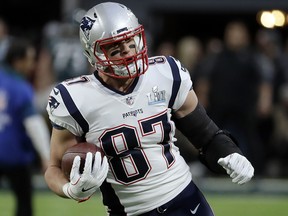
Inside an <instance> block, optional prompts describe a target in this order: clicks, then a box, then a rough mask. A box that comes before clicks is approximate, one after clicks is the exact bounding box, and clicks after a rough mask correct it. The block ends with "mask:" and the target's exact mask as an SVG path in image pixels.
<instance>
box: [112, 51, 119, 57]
mask: <svg viewBox="0 0 288 216" xmlns="http://www.w3.org/2000/svg"><path fill="white" fill-rule="evenodd" d="M119 53H120V50H114V51H112V52H111V53H110V55H111V56H115V55H117V54H119Z"/></svg>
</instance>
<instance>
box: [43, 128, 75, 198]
mask: <svg viewBox="0 0 288 216" xmlns="http://www.w3.org/2000/svg"><path fill="white" fill-rule="evenodd" d="M75 143H76V140H75V138H74V135H73V134H72V133H70V132H69V131H67V130H58V129H55V128H53V129H52V135H51V143H50V161H49V164H48V168H47V170H46V172H45V181H46V183H47V185H48V187H49V188H50V189H51V190H52V191H53V192H54V193H56V194H57V195H59V196H61V197H66V195H65V194H64V193H63V189H62V188H63V185H64V184H65V183H67V182H68V180H67V179H66V177H65V176H64V174H63V173H62V171H61V159H62V156H63V154H64V152H65V151H66V150H67V149H68V148H69V147H71V146H73V145H75Z"/></svg>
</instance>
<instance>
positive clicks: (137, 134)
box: [47, 56, 192, 215]
mask: <svg viewBox="0 0 288 216" xmlns="http://www.w3.org/2000/svg"><path fill="white" fill-rule="evenodd" d="M191 88H192V81H191V79H190V75H189V72H188V71H187V70H186V69H185V68H183V67H182V66H181V63H180V62H179V61H178V60H175V59H174V58H172V57H167V58H166V57H164V56H156V57H153V58H150V59H149V69H148V70H147V72H146V73H145V74H144V75H142V76H140V77H138V78H136V79H135V81H134V83H133V85H132V86H131V87H130V91H129V92H126V93H123V92H119V91H117V90H115V89H113V88H111V87H109V86H107V85H106V84H105V83H104V82H103V81H102V80H101V78H100V77H99V76H98V74H97V72H95V73H94V74H92V75H87V76H86V75H85V76H81V77H76V78H74V79H69V80H66V81H64V82H62V83H60V84H59V85H57V86H56V87H55V88H54V89H53V90H52V91H51V94H50V97H49V103H48V105H47V111H48V114H49V118H50V120H51V121H52V122H53V124H56V125H58V126H61V127H64V128H66V129H68V130H69V131H71V132H72V133H73V134H75V135H76V136H85V138H86V141H87V142H90V143H95V145H97V146H99V147H101V148H102V149H103V151H104V152H105V154H106V156H107V159H108V162H109V167H110V168H109V172H108V176H107V179H106V182H104V183H103V185H102V186H101V188H100V189H101V192H102V195H103V200H104V204H105V205H107V206H108V209H109V208H110V209H117V210H118V211H119V212H121V211H122V212H125V213H126V214H127V215H139V214H141V213H143V212H147V211H149V210H152V209H155V208H156V207H158V206H160V205H162V204H164V203H166V202H168V201H169V200H171V199H173V198H174V197H175V196H176V195H178V194H179V193H180V192H181V191H182V190H183V189H184V188H185V187H186V186H187V185H188V184H189V183H190V181H191V179H192V176H191V173H190V169H189V167H188V165H187V164H186V163H185V161H184V159H183V158H182V157H181V156H180V153H179V149H178V147H177V146H175V145H174V141H175V138H174V134H175V125H174V122H173V121H171V112H172V110H174V111H175V110H177V109H179V108H180V107H181V106H182V104H183V103H184V101H185V99H186V97H187V94H188V92H189V91H190V90H191Z"/></svg>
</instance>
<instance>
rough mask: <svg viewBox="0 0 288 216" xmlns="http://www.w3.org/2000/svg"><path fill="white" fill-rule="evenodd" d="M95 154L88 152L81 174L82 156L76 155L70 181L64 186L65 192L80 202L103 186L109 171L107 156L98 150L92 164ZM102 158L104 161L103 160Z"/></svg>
mask: <svg viewBox="0 0 288 216" xmlns="http://www.w3.org/2000/svg"><path fill="white" fill-rule="evenodd" d="M92 157H93V154H92V153H91V152H88V153H87V154H86V162H85V165H84V170H83V173H82V174H80V171H79V167H80V157H79V156H76V157H75V158H74V160H73V165H72V169H71V172H70V182H68V183H66V184H65V185H64V186H63V188H62V189H63V192H64V194H65V195H66V196H67V197H69V198H71V199H74V200H76V201H78V202H83V201H86V200H88V199H89V198H90V197H91V196H92V195H93V194H94V193H95V192H96V190H97V188H99V187H100V186H101V184H102V183H103V181H104V180H105V178H106V177H107V173H108V162H107V157H106V156H104V157H103V160H102V156H101V153H100V152H96V154H95V161H94V165H93V166H92ZM101 160H102V162H101Z"/></svg>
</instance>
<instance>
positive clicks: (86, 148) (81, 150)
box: [61, 142, 103, 180]
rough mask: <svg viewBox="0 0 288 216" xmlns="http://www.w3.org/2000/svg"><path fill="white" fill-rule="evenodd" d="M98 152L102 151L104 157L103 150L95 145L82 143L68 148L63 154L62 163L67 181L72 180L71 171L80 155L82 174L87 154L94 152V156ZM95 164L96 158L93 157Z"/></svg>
mask: <svg viewBox="0 0 288 216" xmlns="http://www.w3.org/2000/svg"><path fill="white" fill-rule="evenodd" d="M97 151H100V152H101V154H102V157H103V151H102V150H101V148H100V147H98V146H96V145H95V144H93V143H88V142H81V143H77V144H76V145H74V146H72V147H70V148H68V149H67V150H66V152H65V153H64V154H63V157H62V161H61V169H62V172H63V173H64V175H65V176H66V177H67V179H68V180H69V179H70V171H71V168H72V164H73V160H74V158H75V157H76V156H77V155H79V156H80V158H81V163H80V168H79V171H80V173H82V172H83V169H84V164H85V159H86V154H87V153H88V152H92V153H93V154H95V153H96V152H97ZM93 162H94V157H93Z"/></svg>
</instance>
